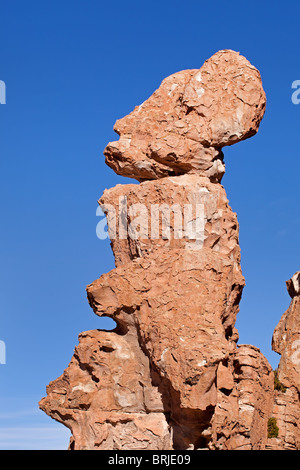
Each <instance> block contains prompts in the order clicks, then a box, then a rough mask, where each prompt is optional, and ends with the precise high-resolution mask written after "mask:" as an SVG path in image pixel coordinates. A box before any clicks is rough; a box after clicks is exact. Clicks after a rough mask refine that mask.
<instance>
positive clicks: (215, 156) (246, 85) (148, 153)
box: [104, 50, 266, 181]
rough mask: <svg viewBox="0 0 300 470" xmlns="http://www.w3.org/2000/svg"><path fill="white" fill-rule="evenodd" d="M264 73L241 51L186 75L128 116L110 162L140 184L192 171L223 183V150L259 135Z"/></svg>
mask: <svg viewBox="0 0 300 470" xmlns="http://www.w3.org/2000/svg"><path fill="white" fill-rule="evenodd" d="M265 104H266V99H265V93H264V90H263V88H262V84H261V77H260V74H259V72H258V70H257V69H256V68H255V67H253V65H251V64H250V62H248V60H247V59H245V57H243V56H241V55H240V54H239V53H238V52H234V51H231V50H224V51H219V52H217V53H216V54H214V55H213V56H212V57H211V58H210V59H208V60H207V61H206V62H205V63H204V64H203V66H202V67H201V68H200V69H199V70H185V71H182V72H178V73H175V74H173V75H171V76H170V77H167V78H166V79H165V80H163V82H162V84H161V86H160V87H159V88H158V90H156V91H155V92H154V93H153V95H152V96H151V97H150V98H149V99H147V100H146V101H145V102H144V103H142V104H141V105H140V106H137V107H136V108H135V109H134V111H132V113H130V114H129V115H128V116H126V117H124V118H122V119H120V120H118V121H117V122H116V124H115V127H114V130H115V131H116V132H117V133H118V134H119V135H120V139H119V140H118V141H117V142H110V143H109V144H108V146H107V147H106V149H105V151H104V154H105V156H106V163H107V164H108V165H109V166H110V167H111V168H113V170H114V171H115V172H116V173H118V174H120V175H123V176H127V177H130V178H136V179H137V180H139V181H142V180H145V179H156V178H161V177H163V176H174V175H179V174H183V173H187V172H190V171H196V172H197V174H205V175H206V176H209V177H210V178H211V179H212V181H220V180H221V178H222V176H223V174H224V172H225V168H224V164H223V154H222V151H221V149H222V147H224V146H227V145H232V144H234V143H236V142H239V141H241V140H244V139H246V138H248V137H251V136H252V135H254V134H255V133H256V132H257V130H258V127H259V124H260V121H261V119H262V117H263V115H264V111H265Z"/></svg>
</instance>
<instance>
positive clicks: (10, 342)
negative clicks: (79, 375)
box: [0, 0, 300, 449]
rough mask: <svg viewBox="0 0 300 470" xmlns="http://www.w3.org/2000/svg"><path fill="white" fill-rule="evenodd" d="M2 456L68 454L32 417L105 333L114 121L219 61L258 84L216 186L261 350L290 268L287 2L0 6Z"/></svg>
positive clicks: (292, 163)
mask: <svg viewBox="0 0 300 470" xmlns="http://www.w3.org/2000/svg"><path fill="white" fill-rule="evenodd" d="M0 10H1V11H0V15H1V29H0V44H1V48H0V80H3V81H5V83H6V87H7V104H6V105H0V155H1V160H0V162H1V163H0V165H1V166H0V192H1V198H0V206H1V207H0V211H1V212H0V214H1V245H0V252H1V254H0V259H1V270H0V312H1V313H0V340H2V341H5V344H6V348H7V357H6V364H2V365H0V449H39V448H41V449H44V448H66V447H67V445H68V440H69V431H68V430H65V428H64V427H63V426H62V425H60V424H58V423H56V422H55V421H53V420H51V419H50V418H48V417H47V416H46V415H45V414H44V413H43V412H41V411H39V410H38V405H37V403H38V401H39V400H40V398H41V397H43V396H44V395H45V387H46V385H47V384H48V383H49V381H50V380H53V379H55V378H56V377H58V376H59V375H60V374H61V373H62V372H63V370H64V369H65V368H66V367H67V365H68V363H69V361H70V359H71V356H72V354H73V349H74V346H75V345H76V344H77V343H78V340H77V336H78V333H80V332H81V331H84V330H88V329H94V328H99V327H102V326H103V322H102V321H101V319H99V318H98V317H96V316H95V315H94V314H93V312H92V310H91V309H90V307H89V305H88V302H87V300H86V294H85V287H86V285H87V284H89V283H90V282H92V281H93V280H94V279H96V278H98V277H99V276H100V275H101V274H102V273H105V272H107V271H109V270H110V269H112V268H113V267H114V262H113V256H112V253H111V250H110V246H109V242H108V241H100V240H99V239H97V237H96V224H97V222H98V220H99V219H98V218H97V217H96V209H97V199H98V198H99V197H100V196H101V195H102V192H103V190H104V189H105V188H109V187H112V186H114V185H116V184H117V183H124V184H125V183H127V182H129V181H130V182H132V180H127V179H125V178H121V177H119V176H117V175H115V174H114V173H113V171H112V170H111V169H109V168H108V167H106V165H105V163H104V157H103V154H102V152H103V149H104V147H105V146H106V144H107V142H109V141H111V140H114V139H115V134H114V132H113V125H114V122H115V121H116V119H118V118H120V117H123V116H124V115H126V114H128V113H129V112H130V111H131V110H132V109H133V108H134V106H136V105H138V104H140V103H142V102H143V101H144V100H145V99H146V98H148V96H150V95H151V94H152V92H153V91H154V90H155V89H156V88H157V87H158V86H159V85H160V83H161V81H162V79H163V78H165V77H166V76H168V75H170V74H172V73H174V72H177V71H179V70H183V69H187V68H199V67H200V66H201V65H202V63H203V62H204V60H206V59H207V58H209V57H210V56H211V55H212V54H214V53H215V52H216V51H218V50H220V49H234V50H237V51H240V52H241V53H242V54H243V55H245V56H246V57H247V58H248V59H249V60H250V61H251V62H252V63H253V64H254V65H255V66H256V67H257V68H258V69H259V70H260V72H261V75H262V79H263V85H264V89H265V91H266V94H267V100H268V101H267V110H266V114H265V117H264V119H263V122H262V124H261V127H260V130H259V133H258V134H257V135H256V136H255V137H253V138H251V139H249V140H248V141H245V142H242V143H240V144H237V145H235V146H233V147H230V148H226V149H225V152H224V153H225V159H226V165H227V173H226V175H225V177H224V179H223V183H224V185H225V188H226V191H227V194H228V197H229V201H230V205H231V207H232V208H233V210H234V211H236V212H237V213H238V219H239V222H240V244H241V250H242V268H243V273H244V275H245V277H246V283H247V285H246V287H245V290H244V294H243V299H242V302H241V306H240V307H241V309H240V313H239V316H238V321H237V327H238V330H239V333H240V343H250V344H253V345H255V346H257V347H259V348H260V349H261V351H262V352H263V353H264V354H265V356H266V357H267V358H268V360H269V361H270V363H271V365H272V367H274V368H275V367H276V366H277V363H278V360H279V356H278V355H276V354H275V353H273V352H272V351H271V338H272V333H273V330H274V327H275V326H276V324H277V323H278V321H279V319H280V317H281V315H282V314H283V312H284V311H285V310H286V309H287V308H288V305H289V302H290V299H289V296H288V294H287V292H286V288H285V281H286V279H288V278H289V277H291V276H292V275H293V274H294V272H296V271H297V270H298V269H299V268H300V266H299V260H300V253H299V233H300V214H299V174H300V163H299V161H300V160H299V159H300V155H299V127H300V105H298V106H296V105H294V104H292V101H291V95H292V89H291V85H292V82H293V81H294V80H297V79H300V55H299V17H300V16H299V13H300V4H299V2H298V1H285V2H261V1H257V0H254V1H251V2H240V1H229V2H224V1H214V2H207V1H205V2H204V1H199V0H197V1H191V0H187V1H185V2H183V1H182V0H180V1H177V0H172V1H170V0H164V1H156V0H154V1H152V2H140V1H130V0H129V1H127V2H123V1H122V2H121V1H120V0H116V1H114V2H103V1H100V0H93V1H92V0H81V1H78V0H77V1H76V0H72V1H70V0H69V1H66V0H65V1H58V0H51V1H43V2H41V1H26V2H24V1H20V0H10V1H9V2H8V1H7V2H1V7H0Z"/></svg>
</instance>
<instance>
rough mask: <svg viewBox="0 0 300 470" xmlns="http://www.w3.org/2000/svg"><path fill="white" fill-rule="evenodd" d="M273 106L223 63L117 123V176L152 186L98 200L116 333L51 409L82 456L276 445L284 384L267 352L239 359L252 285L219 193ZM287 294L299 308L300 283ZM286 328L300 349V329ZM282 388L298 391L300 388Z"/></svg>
mask: <svg viewBox="0 0 300 470" xmlns="http://www.w3.org/2000/svg"><path fill="white" fill-rule="evenodd" d="M265 104H266V99H265V93H264V91H263V88H262V82H261V77H260V74H259V72H258V70H257V69H256V68H255V67H254V66H252V65H251V64H250V63H249V62H248V60H247V59H246V58H245V57H243V56H241V55H240V54H239V53H237V52H234V51H230V50H224V51H219V52H217V53H216V54H215V55H213V56H212V57H211V58H210V59H208V60H207V61H206V62H205V63H204V64H203V66H202V67H201V68H200V69H198V70H185V71H182V72H178V73H175V74H173V75H171V76H170V77H168V78H166V79H165V80H164V81H163V82H162V84H161V86H160V87H159V88H158V90H156V91H155V92H154V93H153V95H152V96H151V97H150V98H149V99H148V100H146V101H145V102H144V103H143V104H141V105H140V106H138V107H136V108H135V109H134V111H133V112H132V113H130V114H129V115H128V116H126V117H124V118H123V119H120V120H118V121H117V122H116V124H115V130H116V132H117V133H118V134H119V136H120V138H119V140H118V141H116V142H111V143H109V144H108V145H107V147H106V149H105V151H104V154H105V158H106V163H107V164H108V165H109V166H110V167H111V168H112V169H113V170H114V171H115V172H116V173H118V174H120V175H123V176H126V177H132V178H135V179H137V180H138V181H139V182H140V184H127V185H117V186H116V187H114V188H111V189H107V190H105V191H104V194H103V195H102V196H101V198H100V200H99V204H100V206H101V208H102V209H103V211H104V213H105V214H106V218H107V224H108V232H109V235H110V239H111V246H112V250H113V253H114V256H115V264H116V267H115V269H113V270H112V271H110V272H109V273H106V274H103V275H102V276H101V277H100V278H99V279H97V280H95V281H94V282H93V283H91V284H90V285H89V286H87V297H88V302H89V304H90V306H91V307H92V309H93V310H94V312H95V314H96V315H99V316H104V317H105V316H107V317H110V318H112V319H113V320H114V321H115V322H116V325H117V326H116V328H115V329H114V330H113V331H101V330H93V331H86V332H84V333H81V334H80V335H79V344H78V345H77V346H76V348H75V351H74V355H73V357H72V359H71V362H70V364H69V366H68V367H67V368H66V370H65V371H64V372H63V374H62V375H61V377H59V378H58V379H56V380H54V381H53V382H51V383H50V384H49V385H48V387H47V396H46V397H45V398H43V399H42V400H41V402H40V407H41V408H42V409H43V410H44V411H45V412H46V413H47V414H48V415H50V416H51V417H52V418H54V419H56V420H58V421H60V422H61V423H63V424H64V425H66V426H67V427H68V428H69V429H70V430H71V433H72V437H71V441H70V449H99V450H101V449H120V450H128V449H143V450H150V449H152V450H166V449H182V450H184V449H203V448H204V449H211V450H213V449H228V450H230V449H264V448H266V445H270V443H269V440H268V436H267V426H268V420H269V418H270V416H271V415H272V412H273V408H274V374H273V371H272V369H271V367H270V365H269V364H268V361H267V360H266V359H265V358H264V356H263V355H262V354H261V352H260V351H259V349H258V348H256V347H254V346H250V345H239V346H238V345H237V342H238V332H237V330H236V328H235V322H236V316H237V313H238V311H239V302H240V299H241V296H242V291H243V287H244V284H245V282H244V278H243V275H242V272H241V266H240V247H239V226H238V221H237V216H236V214H235V213H234V212H233V211H232V209H231V207H230V206H229V202H228V200H227V196H226V192H225V189H224V187H223V186H222V185H221V183H220V181H221V179H222V176H223V174H224V171H225V165H224V155H223V153H222V148H223V147H226V146H228V145H232V144H235V143H237V142H239V141H241V140H244V139H247V138H249V137H251V136H253V135H254V134H255V133H256V132H257V131H258V127H259V124H260V121H261V119H262V117H263V114H264V110H265ZM293 279H294V278H293ZM289 291H290V292H291V293H292V295H295V296H297V295H298V293H299V278H295V279H294V280H293V281H291V284H290V288H289ZM295 298H296V297H295ZM294 303H295V305H296V301H295V302H294ZM284 328H285V327H284ZM287 328H288V330H289V332H290V333H289V334H291V335H292V339H294V336H293V335H294V333H295V332H296V329H297V328H298V327H295V328H296V329H295V332H294V330H293V327H292V326H290V325H288V326H287ZM279 330H280V332H278V333H277V336H278V337H279V336H280V335H282V333H281V330H282V328H279ZM279 330H278V331H279ZM295 334H296V333H295ZM274 338H276V334H275V336H274ZM280 338H281V336H280ZM286 338H287V341H289V339H288V338H289V336H288V335H287V336H286ZM295 338H296V336H295ZM274 341H275V343H276V339H275V340H274ZM278 342H279V343H280V348H282V347H283V346H282V344H283V343H282V341H281V339H279V340H278ZM275 343H274V344H275ZM278 347H279V346H278ZM291 348H292V346H291ZM278 352H280V353H281V354H283V352H282V350H281V349H280V351H278ZM282 357H285V356H284V354H283V356H282ZM288 357H290V353H288ZM282 374H283V373H282ZM282 374H281V375H282ZM283 380H284V381H285V383H286V386H288V387H290V386H292V387H294V388H296V382H295V381H297V380H298V378H297V377H296V376H295V375H293V374H292V375H289V382H288V381H287V380H285V379H283Z"/></svg>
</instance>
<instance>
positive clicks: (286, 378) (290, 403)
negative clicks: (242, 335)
mask: <svg viewBox="0 0 300 470" xmlns="http://www.w3.org/2000/svg"><path fill="white" fill-rule="evenodd" d="M299 278H300V272H299V271H298V272H297V273H296V274H294V276H293V277H292V278H291V279H290V280H288V281H287V283H286V284H287V289H288V292H289V294H290V296H291V297H292V301H291V304H290V307H289V308H288V310H287V311H286V312H285V313H284V314H283V316H282V317H281V319H280V322H279V323H278V325H277V327H276V328H275V330H274V334H273V338H272V348H273V350H274V351H276V352H277V353H278V354H280V355H281V359H280V362H279V366H278V371H277V375H278V381H279V385H280V386H279V387H277V388H276V390H275V398H274V406H273V411H272V416H273V417H275V419H276V421H277V426H278V438H277V439H276V438H275V439H270V440H269V446H270V448H277V449H293V450H299V449H300V290H299Z"/></svg>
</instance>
